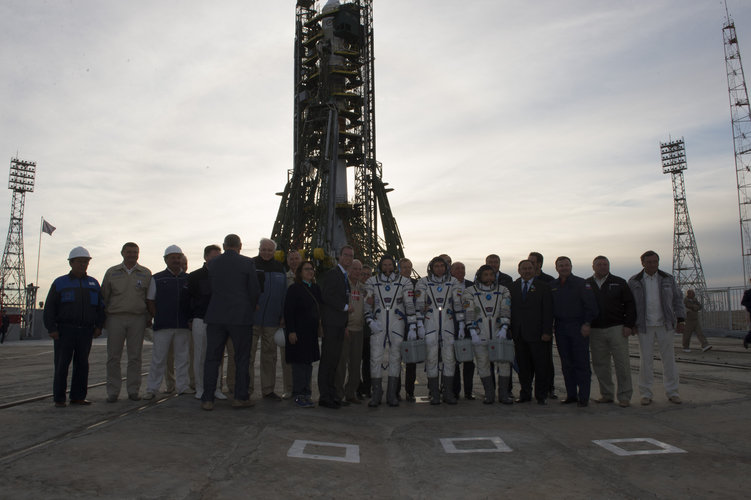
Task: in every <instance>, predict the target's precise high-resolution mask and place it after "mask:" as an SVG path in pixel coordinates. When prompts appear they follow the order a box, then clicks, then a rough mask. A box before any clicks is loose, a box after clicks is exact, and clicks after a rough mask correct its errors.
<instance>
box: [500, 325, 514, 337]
mask: <svg viewBox="0 0 751 500" xmlns="http://www.w3.org/2000/svg"><path fill="white" fill-rule="evenodd" d="M498 333H499V336H500V338H502V339H510V338H511V334H510V333H509V331H508V325H503V326H502V327H501V329H500V331H499V332H498Z"/></svg>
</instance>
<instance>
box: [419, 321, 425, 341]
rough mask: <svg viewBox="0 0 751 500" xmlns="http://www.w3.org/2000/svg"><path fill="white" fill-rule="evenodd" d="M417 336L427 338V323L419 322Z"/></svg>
mask: <svg viewBox="0 0 751 500" xmlns="http://www.w3.org/2000/svg"><path fill="white" fill-rule="evenodd" d="M417 336H418V337H420V338H421V339H424V338H425V324H424V323H423V322H422V321H418V322H417Z"/></svg>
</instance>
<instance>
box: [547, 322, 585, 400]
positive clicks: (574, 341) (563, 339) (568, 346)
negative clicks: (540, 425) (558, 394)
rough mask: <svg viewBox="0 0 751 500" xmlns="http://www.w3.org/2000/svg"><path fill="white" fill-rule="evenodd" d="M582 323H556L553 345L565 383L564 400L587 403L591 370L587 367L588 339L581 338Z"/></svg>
mask: <svg viewBox="0 0 751 500" xmlns="http://www.w3.org/2000/svg"><path fill="white" fill-rule="evenodd" d="M582 324H583V323H582V322H579V321H565V322H564V321H556V323H555V343H556V345H557V346H558V355H559V356H560V358H561V371H562V372H563V380H564V382H565V383H566V398H567V399H578V400H579V401H582V402H585V403H586V402H588V401H589V389H590V385H591V383H592V369H591V368H590V365H589V337H582V334H581V327H582Z"/></svg>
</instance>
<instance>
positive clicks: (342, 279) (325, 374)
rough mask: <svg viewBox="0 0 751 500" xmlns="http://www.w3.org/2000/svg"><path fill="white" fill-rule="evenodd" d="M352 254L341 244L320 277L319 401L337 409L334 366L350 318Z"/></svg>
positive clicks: (319, 403)
mask: <svg viewBox="0 0 751 500" xmlns="http://www.w3.org/2000/svg"><path fill="white" fill-rule="evenodd" d="M354 258H355V251H354V249H353V248H352V247H351V246H349V245H344V246H343V247H342V248H341V249H340V250H339V263H338V264H337V266H336V267H335V268H333V269H331V270H330V271H328V272H327V273H326V274H324V275H323V279H322V280H321V296H322V299H323V304H322V305H321V306H322V307H321V319H322V322H323V342H322V343H321V361H320V363H319V365H318V392H319V394H320V397H319V400H318V405H319V406H323V407H325V408H332V409H339V408H340V407H341V406H342V401H341V400H340V399H339V398H338V396H337V394H336V369H337V367H338V366H339V358H340V357H341V354H342V343H343V341H344V332H345V329H346V328H347V322H348V321H349V296H350V284H349V278H348V276H347V270H348V269H349V266H350V265H351V264H352V261H353V260H354ZM347 404H349V403H347Z"/></svg>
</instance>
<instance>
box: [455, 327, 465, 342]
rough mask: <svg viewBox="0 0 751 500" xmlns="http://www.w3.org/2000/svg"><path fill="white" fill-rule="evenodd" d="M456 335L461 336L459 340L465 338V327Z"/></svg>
mask: <svg viewBox="0 0 751 500" xmlns="http://www.w3.org/2000/svg"><path fill="white" fill-rule="evenodd" d="M456 336H457V337H458V338H459V340H464V328H462V329H461V330H459V333H458V334H457V335H456Z"/></svg>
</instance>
